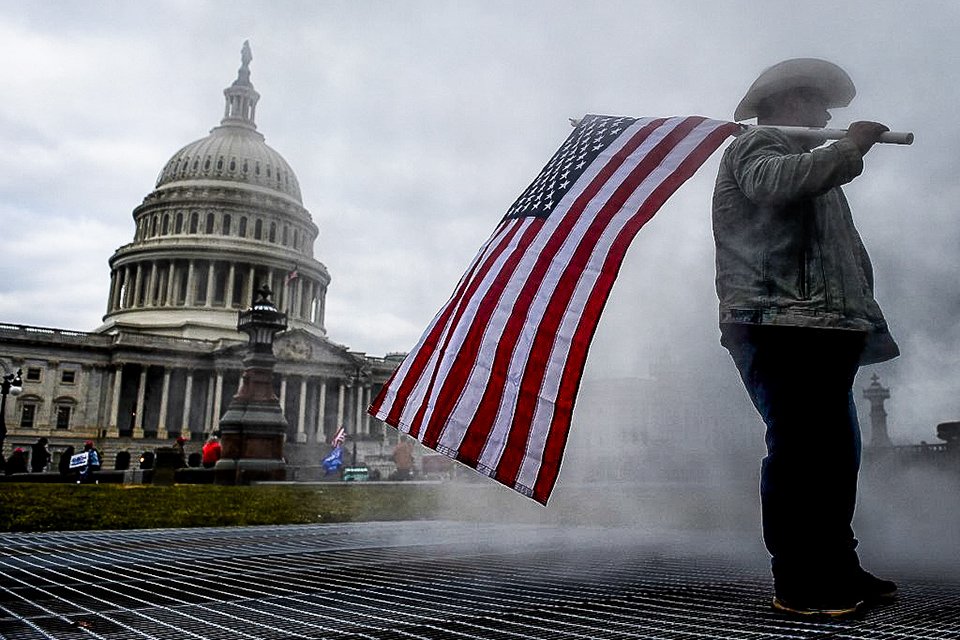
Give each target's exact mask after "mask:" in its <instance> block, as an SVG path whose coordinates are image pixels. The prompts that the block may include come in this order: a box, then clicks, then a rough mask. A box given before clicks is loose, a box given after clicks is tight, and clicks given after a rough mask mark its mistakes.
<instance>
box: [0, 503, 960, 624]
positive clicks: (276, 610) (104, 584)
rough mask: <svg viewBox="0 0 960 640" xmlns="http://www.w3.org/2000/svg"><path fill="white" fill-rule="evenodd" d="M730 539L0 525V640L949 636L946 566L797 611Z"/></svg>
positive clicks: (955, 607) (463, 528) (491, 528)
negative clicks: (881, 598)
mask: <svg viewBox="0 0 960 640" xmlns="http://www.w3.org/2000/svg"><path fill="white" fill-rule="evenodd" d="M706 542H709V543H710V544H709V545H707V544H705V543H706ZM733 548H734V546H733V545H730V546H729V547H728V545H727V542H726V541H724V540H722V539H717V538H715V537H710V538H704V537H701V538H700V539H697V538H696V537H695V536H688V537H686V538H678V537H671V539H669V540H668V541H663V540H661V541H659V542H656V541H653V540H652V539H649V538H646V539H639V540H638V536H637V535H636V534H634V533H633V532H631V531H628V530H625V529H595V528H579V527H577V528H561V527H548V526H504V525H486V524H464V523H451V522H396V523H364V524H350V525H305V526H286V527H246V528H229V529H162V530H149V531H120V532H108V531H107V532H69V533H51V534H3V535H0V637H3V638H8V639H10V640H13V639H33V638H85V639H86V638H111V639H113V638H116V639H127V638H171V639H177V640H180V639H184V638H224V639H227V638H229V639H234V638H366V639H371V640H372V639H377V640H388V639H389V640H392V639H397V640H400V639H429V640H435V639H438V640H446V639H450V640H454V639H465V638H466V639H469V638H473V639H484V640H487V639H491V640H499V639H504V640H506V639H520V638H544V639H551V640H554V639H555V640H566V639H574V638H576V639H586V640H594V639H604V638H651V639H660V638H662V639H668V638H673V639H693V638H715V639H717V640H721V639H722V640H733V639H738V638H745V639H751V640H760V639H765V638H770V639H773V638H778V639H779V638H798V639H806V638H810V639H813V638H817V639H821V638H850V639H854V638H863V639H866V638H871V639H875V640H895V639H901V638H903V639H907V638H910V639H925V640H945V639H949V638H960V577H958V579H957V580H947V581H944V580H942V579H940V580H935V579H931V578H927V579H924V578H919V577H915V576H903V575H900V576H897V575H894V576H893V577H895V578H898V579H899V581H900V582H901V596H900V598H899V600H898V602H897V603H896V604H894V605H890V606H887V607H884V608H881V609H875V610H872V611H869V612H867V613H866V614H865V615H864V616H863V617H862V618H861V619H858V620H849V621H843V622H835V621H820V622H816V621H815V622H796V621H793V620H790V619H788V618H785V617H782V616H781V615H779V614H777V613H775V612H773V611H772V610H771V609H770V608H769V604H768V603H769V593H768V591H769V584H768V578H767V572H766V569H765V567H764V566H763V563H762V562H760V561H759V560H758V559H757V558H758V557H759V555H760V554H753V553H752V552H751V553H748V554H745V555H744V557H750V558H753V560H747V561H744V560H742V559H739V558H737V557H736V556H737V554H736V553H734V552H732V551H730V549H733ZM693 549H696V550H697V551H696V552H694V551H693Z"/></svg>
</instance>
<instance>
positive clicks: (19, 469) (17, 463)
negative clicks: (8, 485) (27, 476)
mask: <svg viewBox="0 0 960 640" xmlns="http://www.w3.org/2000/svg"><path fill="white" fill-rule="evenodd" d="M26 472H27V456H26V452H25V451H24V450H23V449H21V448H20V447H17V448H16V449H14V450H13V453H11V454H10V457H9V458H7V468H6V471H5V473H6V474H7V475H8V476H12V475H13V474H15V473H26Z"/></svg>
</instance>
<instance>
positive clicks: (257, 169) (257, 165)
mask: <svg viewBox="0 0 960 640" xmlns="http://www.w3.org/2000/svg"><path fill="white" fill-rule="evenodd" d="M253 173H254V174H256V175H260V161H259V160H257V163H256V164H255V165H253Z"/></svg>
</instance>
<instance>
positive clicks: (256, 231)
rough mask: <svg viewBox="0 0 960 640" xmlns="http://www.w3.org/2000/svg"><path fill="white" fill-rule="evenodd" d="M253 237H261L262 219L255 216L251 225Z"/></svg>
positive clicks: (259, 238)
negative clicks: (255, 218)
mask: <svg viewBox="0 0 960 640" xmlns="http://www.w3.org/2000/svg"><path fill="white" fill-rule="evenodd" d="M253 238H254V240H261V239H263V220H260V219H259V218H257V221H256V222H255V223H254V225H253Z"/></svg>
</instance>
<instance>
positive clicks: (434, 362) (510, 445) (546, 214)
mask: <svg viewBox="0 0 960 640" xmlns="http://www.w3.org/2000/svg"><path fill="white" fill-rule="evenodd" d="M739 130H740V127H739V125H736V124H733V123H730V122H722V121H717V120H708V119H706V118H702V117H699V116H691V117H674V118H639V119H637V118H625V117H612V116H593V115H591V116H586V117H584V118H583V119H582V120H581V121H580V122H579V123H578V124H577V126H576V128H575V129H574V131H573V132H572V133H571V134H570V136H569V137H568V138H567V140H566V142H564V144H563V145H562V146H561V147H560V149H559V150H558V151H557V152H556V153H555V154H554V156H553V157H552V158H551V159H550V161H549V162H548V163H547V166H546V167H544V169H543V171H541V172H540V175H539V176H538V177H537V179H536V180H534V181H533V183H532V184H531V185H530V186H529V187H528V188H527V189H526V190H525V191H524V192H523V194H521V196H520V197H519V198H518V199H517V201H516V202H515V203H514V204H513V206H512V207H510V209H509V210H508V211H507V214H506V216H504V218H503V219H502V220H501V221H500V224H499V225H497V228H496V229H495V230H494V232H493V235H492V236H491V237H490V238H489V239H488V240H487V242H486V243H485V244H484V245H483V246H482V247H481V248H480V251H479V252H478V253H477V255H476V257H475V258H474V259H473V262H472V263H471V264H470V266H469V267H468V269H467V271H466V273H465V274H464V275H463V277H462V278H461V280H460V282H459V284H458V285H457V287H456V290H455V291H454V293H453V295H452V296H451V297H450V299H449V300H448V301H447V302H446V304H444V306H443V307H442V308H441V309H440V311H439V312H438V313H437V315H436V316H435V317H434V319H433V321H432V322H431V323H430V325H429V326H428V327H427V330H426V331H425V332H424V334H423V336H422V337H421V338H420V341H419V343H418V344H417V346H416V347H415V348H414V349H413V350H412V351H411V352H410V353H409V354H408V355H407V356H406V358H405V359H404V360H403V362H402V363H401V364H400V366H399V367H398V368H397V370H396V371H395V372H394V374H393V377H392V378H391V379H390V380H389V381H388V382H387V384H386V385H385V386H384V387H383V389H382V390H381V392H380V393H379V394H378V396H377V398H376V399H375V400H374V402H373V404H372V405H371V407H370V409H369V412H370V414H371V415H373V416H375V417H377V418H379V419H380V420H383V421H384V422H386V423H387V424H390V425H393V426H395V427H397V428H398V429H399V430H401V431H403V432H405V433H408V434H410V435H411V436H413V437H415V438H417V439H418V440H419V441H420V442H422V443H423V444H424V445H425V446H427V447H429V448H431V449H434V450H436V451H438V452H440V453H443V454H445V455H447V456H450V457H451V458H454V459H456V460H459V461H460V462H462V463H464V464H466V465H467V466H470V467H472V468H474V469H476V470H477V471H479V472H480V473H483V474H485V475H488V476H490V477H492V478H494V479H496V480H497V481H499V482H501V483H503V484H505V485H507V486H509V487H512V488H513V489H515V490H516V491H518V492H520V493H522V494H524V495H526V496H529V497H532V498H533V499H534V500H536V501H538V502H540V503H541V504H546V502H547V499H548V498H549V496H550V492H551V491H552V490H553V486H554V484H555V482H556V480H557V475H558V473H559V471H560V462H561V458H562V456H563V449H564V446H565V444H566V440H567V433H568V432H569V429H570V420H571V416H572V413H573V407H574V401H575V400H576V396H577V389H578V387H579V385H580V378H581V376H582V374H583V367H584V362H585V361H586V357H587V349H588V347H589V345H590V341H591V340H592V338H593V334H594V331H595V330H596V327H597V323H598V322H599V319H600V312H601V311H602V310H603V307H604V305H605V304H606V301H607V297H608V295H609V293H610V289H611V287H612V286H613V282H614V280H615V279H616V276H617V272H618V271H619V269H620V265H621V263H622V262H623V258H624V255H625V254H626V252H627V248H628V247H629V245H630V242H631V241H632V240H633V238H634V237H635V236H636V234H637V232H638V231H639V230H640V228H641V227H642V226H643V225H644V224H646V222H647V221H648V220H650V218H651V217H653V215H654V214H655V213H656V212H657V210H658V209H659V208H660V207H661V205H662V204H663V203H664V202H665V201H666V200H667V198H669V197H670V196H671V195H672V194H673V193H674V192H675V191H676V190H677V188H679V187H680V185H681V184H683V182H685V181H686V180H687V179H688V178H689V177H690V176H691V175H693V173H694V172H695V171H696V170H697V169H698V168H699V167H700V166H701V165H702V164H703V162H704V161H706V159H707V158H708V157H709V156H710V155H711V154H712V153H713V152H714V151H715V150H716V149H717V148H718V147H719V146H720V144H722V143H723V141H724V140H726V139H727V138H728V137H729V136H730V135H731V134H733V133H735V132H737V131H739Z"/></svg>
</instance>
